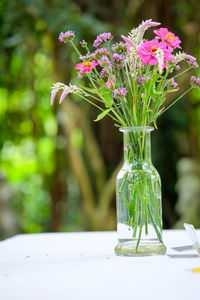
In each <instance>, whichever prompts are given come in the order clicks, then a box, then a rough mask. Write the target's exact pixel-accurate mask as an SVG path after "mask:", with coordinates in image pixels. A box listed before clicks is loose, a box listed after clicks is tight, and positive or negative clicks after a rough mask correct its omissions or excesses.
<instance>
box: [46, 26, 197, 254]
mask: <svg viewBox="0 0 200 300" xmlns="http://www.w3.org/2000/svg"><path fill="white" fill-rule="evenodd" d="M159 25H160V23H157V22H152V20H147V21H144V22H142V24H141V25H139V26H138V27H137V28H133V29H132V30H131V31H130V33H129V34H128V36H123V35H122V36H121V38H122V40H121V41H119V42H115V43H113V39H114V37H113V35H112V34H111V33H110V32H107V33H101V34H99V35H98V36H97V38H96V39H95V41H94V43H93V51H91V50H90V49H89V48H88V45H87V42H85V41H84V40H83V41H82V42H80V46H81V48H82V50H84V53H80V52H79V50H78V48H77V47H76V45H75V43H74V37H75V35H74V32H72V31H67V32H65V33H63V32H61V34H60V36H59V40H60V41H61V42H64V43H67V42H69V43H71V45H72V46H73V47H74V49H75V51H76V53H77V55H78V58H79V60H80V61H81V62H79V63H78V64H77V65H76V66H75V69H76V70H77V71H78V74H77V76H78V78H81V79H82V78H85V79H86V80H85V83H86V84H85V85H84V86H83V85H82V82H83V80H81V81H80V85H79V86H75V85H72V84H69V85H65V84H64V83H60V82H57V83H56V84H54V85H53V87H52V92H51V104H53V102H54V99H55V97H56V95H57V93H58V91H60V90H61V91H62V93H61V95H60V101H59V103H61V102H62V101H63V100H64V99H65V98H66V96H67V95H68V94H70V93H74V94H76V95H78V96H80V97H81V98H82V99H84V100H85V101H87V102H89V103H90V104H92V105H94V106H95V107H97V108H98V109H99V110H100V111H101V112H100V114H99V115H98V116H97V118H96V120H95V121H99V120H101V119H102V118H104V117H105V116H109V117H111V118H112V119H113V120H114V122H115V125H116V126H117V127H121V131H123V132H124V143H125V148H124V150H125V152H126V153H125V164H124V166H123V168H122V170H121V171H120V173H119V175H118V178H117V203H118V205H117V207H118V219H119V220H120V221H119V228H121V227H120V226H121V225H123V226H125V227H126V226H127V228H128V229H127V230H129V232H131V238H124V241H126V242H127V241H132V240H136V243H135V246H134V247H133V248H132V249H131V248H130V246H128V248H127V247H126V246H125V248H123V249H122V247H121V245H122V242H120V243H121V244H120V243H119V247H118V248H117V251H116V252H117V253H120V251H121V253H123V254H124V253H127V251H130V253H132V254H133V253H137V251H138V249H139V245H140V240H141V239H143V241H144V240H145V238H143V235H144V236H149V241H152V240H155V236H156V238H157V239H158V241H159V243H160V245H161V247H160V246H159V247H158V248H157V250H155V245H153V247H154V252H156V253H158V252H159V251H160V253H161V252H162V253H164V251H165V248H163V247H162V246H163V244H162V235H161V233H162V214H161V184H160V178H159V174H158V172H157V171H156V169H155V168H154V167H153V165H152V164H151V159H150V158H149V157H148V156H149V153H150V151H149V145H150V142H149V132H150V131H151V130H152V127H149V126H150V125H154V127H155V128H157V125H156V120H157V118H158V117H159V116H160V115H161V114H162V113H164V112H165V111H166V110H167V109H169V107H171V106H172V105H174V104H175V103H176V102H177V101H178V100H180V99H181V98H182V97H183V95H185V94H186V93H187V92H188V91H190V90H191V89H192V88H194V87H200V79H199V78H196V77H195V76H192V77H191V79H190V82H191V87H190V88H189V89H187V90H186V91H184V92H183V94H182V95H180V96H179V97H178V98H176V99H174V100H173V101H172V102H171V103H168V101H167V95H168V94H169V93H173V92H176V91H178V89H179V87H178V84H177V82H176V81H175V79H176V78H177V77H178V76H180V75H181V74H183V73H185V72H186V71H188V70H190V69H191V68H197V67H198V64H197V62H196V58H195V57H193V56H191V55H188V54H186V53H185V52H181V51H180V50H179V51H177V50H176V49H181V46H180V44H181V41H180V39H179V38H178V37H177V36H175V34H174V33H172V32H170V31H168V29H167V28H159V29H155V30H154V31H153V32H154V34H155V37H154V39H153V40H146V39H144V34H145V31H146V30H147V29H148V28H149V27H157V26H159ZM175 51H176V52H175ZM183 61H185V67H184V68H183V70H182V71H181V66H180V63H182V62H183ZM183 66H184V65H183ZM183 66H182V67H183ZM133 128H134V129H135V130H134V131H133V130H132V129H133ZM132 162H134V163H132ZM120 222H121V223H120ZM150 225H151V226H150ZM123 226H122V227H123ZM123 228H124V227H123ZM149 228H150V229H149ZM119 230H120V229H119ZM150 231H151V232H153V231H154V233H155V235H152V236H153V238H151V236H150V234H149V232H150ZM127 232H128V231H127ZM122 236H123V237H124V233H123V230H122ZM127 236H128V234H127ZM122 240H123V238H121V239H120V241H122ZM143 243H144V242H143ZM149 245H150V244H149V242H148V246H147V247H146V248H140V249H141V253H143V252H144V251H146V249H148V250H147V251H149V249H150V246H149ZM124 249H125V250H124ZM127 249H128V250H127ZM130 249H131V250H130ZM144 249H145V250H144ZM131 251H132V252H131ZM130 253H129V254H130ZM120 255H121V254H120Z"/></svg>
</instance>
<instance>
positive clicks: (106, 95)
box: [99, 86, 114, 108]
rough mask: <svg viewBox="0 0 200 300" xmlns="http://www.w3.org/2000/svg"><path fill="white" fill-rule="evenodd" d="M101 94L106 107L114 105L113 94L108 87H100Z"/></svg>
mask: <svg viewBox="0 0 200 300" xmlns="http://www.w3.org/2000/svg"><path fill="white" fill-rule="evenodd" d="M99 94H100V95H101V98H102V100H103V102H104V105H105V107H106V108H110V107H112V105H113V103H114V101H113V96H112V93H111V92H110V90H108V89H107V88H106V87H104V86H102V87H101V88H100V89H99Z"/></svg>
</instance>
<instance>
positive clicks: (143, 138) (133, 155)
mask: <svg viewBox="0 0 200 300" xmlns="http://www.w3.org/2000/svg"><path fill="white" fill-rule="evenodd" d="M123 134H124V162H125V163H126V164H132V163H134V162H135V163H151V133H150V130H141V131H139V130H136V131H134V129H133V130H132V131H124V132H123Z"/></svg>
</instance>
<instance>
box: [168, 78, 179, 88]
mask: <svg viewBox="0 0 200 300" xmlns="http://www.w3.org/2000/svg"><path fill="white" fill-rule="evenodd" d="M165 86H166V87H167V88H170V89H171V88H173V89H175V88H177V86H178V83H177V82H176V81H175V80H174V78H171V79H169V80H167V81H166V84H165Z"/></svg>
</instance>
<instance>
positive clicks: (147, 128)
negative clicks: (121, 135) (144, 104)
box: [119, 126, 154, 132]
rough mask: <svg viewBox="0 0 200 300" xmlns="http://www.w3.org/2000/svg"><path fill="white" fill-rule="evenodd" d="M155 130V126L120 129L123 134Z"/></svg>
mask: <svg viewBox="0 0 200 300" xmlns="http://www.w3.org/2000/svg"><path fill="white" fill-rule="evenodd" d="M153 130H154V127H153V126H134V127H120V128H119V131H121V132H130V131H146V132H151V131H153Z"/></svg>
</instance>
